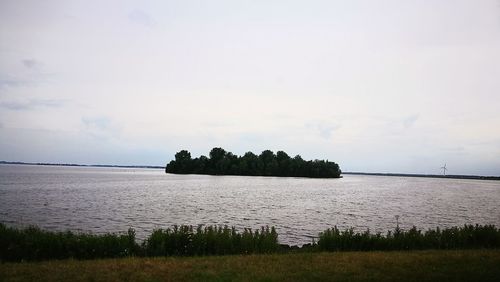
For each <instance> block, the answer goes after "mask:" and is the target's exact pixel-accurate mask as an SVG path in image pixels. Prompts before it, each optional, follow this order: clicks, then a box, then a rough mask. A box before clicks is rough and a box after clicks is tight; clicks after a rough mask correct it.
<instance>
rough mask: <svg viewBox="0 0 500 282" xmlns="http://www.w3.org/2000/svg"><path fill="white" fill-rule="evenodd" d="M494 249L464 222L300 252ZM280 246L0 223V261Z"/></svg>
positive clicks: (179, 231) (329, 241)
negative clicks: (84, 232)
mask: <svg viewBox="0 0 500 282" xmlns="http://www.w3.org/2000/svg"><path fill="white" fill-rule="evenodd" d="M472 248H476V249H477V248H500V229H497V228H496V227H495V226H493V225H484V226H481V225H464V226H463V227H452V228H446V229H440V228H436V229H430V230H427V231H421V230H417V228H416V227H413V228H412V229H410V230H407V231H404V230H401V229H400V228H399V227H396V229H395V230H394V231H389V232H388V233H387V234H386V235H381V234H380V233H376V234H372V233H370V232H369V231H368V230H367V231H366V232H362V233H356V232H354V230H353V229H352V228H351V229H346V230H343V231H341V230H339V229H338V228H337V227H333V228H330V229H327V230H325V231H324V232H321V233H320V234H319V240H318V243H317V244H315V243H313V244H312V245H311V244H307V245H304V247H302V249H301V251H303V252H311V251H372V250H422V249H472ZM297 249H298V247H292V248H291V247H290V246H287V245H280V244H279V243H278V234H277V233H276V230H275V229H274V227H271V228H269V227H262V228H261V229H257V230H251V229H244V230H243V231H242V232H239V231H237V230H236V229H235V228H234V227H232V228H229V227H227V226H205V227H202V226H198V227H193V226H185V225H181V226H174V227H172V228H167V229H156V230H154V231H153V232H152V233H151V235H149V237H147V238H146V240H144V241H143V242H142V243H141V244H138V243H137V241H136V238H135V232H134V230H133V229H129V230H128V232H127V233H125V234H103V235H96V234H76V233H72V232H70V231H67V232H50V231H44V230H41V229H39V228H37V227H28V228H25V229H16V228H11V227H6V226H5V225H4V224H1V223H0V261H23V260H46V259H64V258H75V259H95V258H113V257H124V256H201V255H227V254H252V253H275V252H290V251H296V250H297Z"/></svg>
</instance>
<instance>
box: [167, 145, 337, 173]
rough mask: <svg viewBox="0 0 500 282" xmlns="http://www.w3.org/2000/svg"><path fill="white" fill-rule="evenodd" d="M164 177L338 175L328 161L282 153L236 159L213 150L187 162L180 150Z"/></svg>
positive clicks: (228, 154) (250, 153) (266, 152)
mask: <svg viewBox="0 0 500 282" xmlns="http://www.w3.org/2000/svg"><path fill="white" fill-rule="evenodd" d="M165 172H166V173H175V174H208V175H244V176H282V177H311V178H340V177H341V176H340V174H341V173H342V171H341V170H340V167H339V165H338V164H336V163H335V162H331V161H328V160H326V161H325V160H309V161H306V160H304V159H302V157H301V156H300V155H296V156H295V157H293V158H292V157H290V156H289V155H288V154H287V153H285V152H284V151H278V152H277V153H276V154H275V153H274V152H273V151H271V150H264V151H263V152H262V153H261V154H260V155H256V154H254V153H252V152H247V153H245V154H244V155H243V156H237V155H235V154H233V153H231V152H228V151H226V150H224V149H223V148H220V147H216V148H213V149H212V150H211V151H210V153H209V157H206V156H203V155H202V156H200V157H198V158H194V159H193V158H191V153H190V152H189V151H187V150H181V151H179V152H177V153H176V154H175V160H172V161H171V162H170V163H168V164H167V165H166V167H165Z"/></svg>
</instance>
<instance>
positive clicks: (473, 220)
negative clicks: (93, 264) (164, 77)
mask: <svg viewBox="0 0 500 282" xmlns="http://www.w3.org/2000/svg"><path fill="white" fill-rule="evenodd" d="M396 216H399V224H400V227H402V228H410V227H411V226H413V225H415V226H417V227H418V228H421V229H427V228H435V227H437V226H439V227H451V226H460V225H463V224H494V225H496V226H500V182H498V181H480V180H458V179H436V178H412V177H388V176H360V175H345V176H344V178H341V179H308V178H279V177H245V176H206V175H173V174H165V173H164V172H163V170H161V169H123V168H91V167H56V166H27V165H0V222H3V223H5V224H7V225H9V226H18V227H20V226H27V225H37V226H39V227H41V228H44V229H48V230H73V231H85V232H89V231H90V232H94V233H103V232H124V231H126V230H127V229H128V228H129V227H133V228H135V230H136V232H137V236H138V238H139V239H144V238H145V236H147V234H149V233H150V232H151V231H152V230H153V229H155V228H160V227H161V228H165V227H171V226H172V225H174V224H178V225H180V224H190V225H198V224H205V225H209V224H217V225H229V226H235V227H236V228H238V229H242V228H245V227H250V228H258V227H260V226H265V225H270V226H275V227H276V228H277V231H278V234H279V240H280V242H282V243H287V244H299V245H301V244H304V243H310V242H311V240H312V238H313V237H316V236H317V235H318V233H319V232H321V231H323V230H324V229H326V228H328V227H331V226H334V225H337V226H339V227H340V228H346V227H354V228H355V229H356V230H357V231H364V230H366V229H367V228H369V229H370V230H371V231H375V232H383V233H385V232H387V230H392V229H394V228H395V227H396V218H395V217H396Z"/></svg>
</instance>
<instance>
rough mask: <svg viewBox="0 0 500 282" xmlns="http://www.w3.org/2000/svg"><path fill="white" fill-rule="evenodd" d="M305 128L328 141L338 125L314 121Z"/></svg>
mask: <svg viewBox="0 0 500 282" xmlns="http://www.w3.org/2000/svg"><path fill="white" fill-rule="evenodd" d="M306 128H309V129H313V130H315V131H316V132H317V133H318V134H319V136H321V137H322V138H324V139H330V138H331V137H332V134H333V132H334V131H335V130H337V129H339V128H340V125H338V124H335V123H332V122H328V121H314V122H309V123H307V124H306Z"/></svg>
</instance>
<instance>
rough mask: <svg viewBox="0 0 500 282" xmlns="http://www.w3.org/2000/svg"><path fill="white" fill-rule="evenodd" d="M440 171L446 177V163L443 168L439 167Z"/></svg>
mask: <svg viewBox="0 0 500 282" xmlns="http://www.w3.org/2000/svg"><path fill="white" fill-rule="evenodd" d="M441 169H442V170H443V176H446V171H447V170H448V169H447V168H446V163H445V164H444V166H442V167H441Z"/></svg>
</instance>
